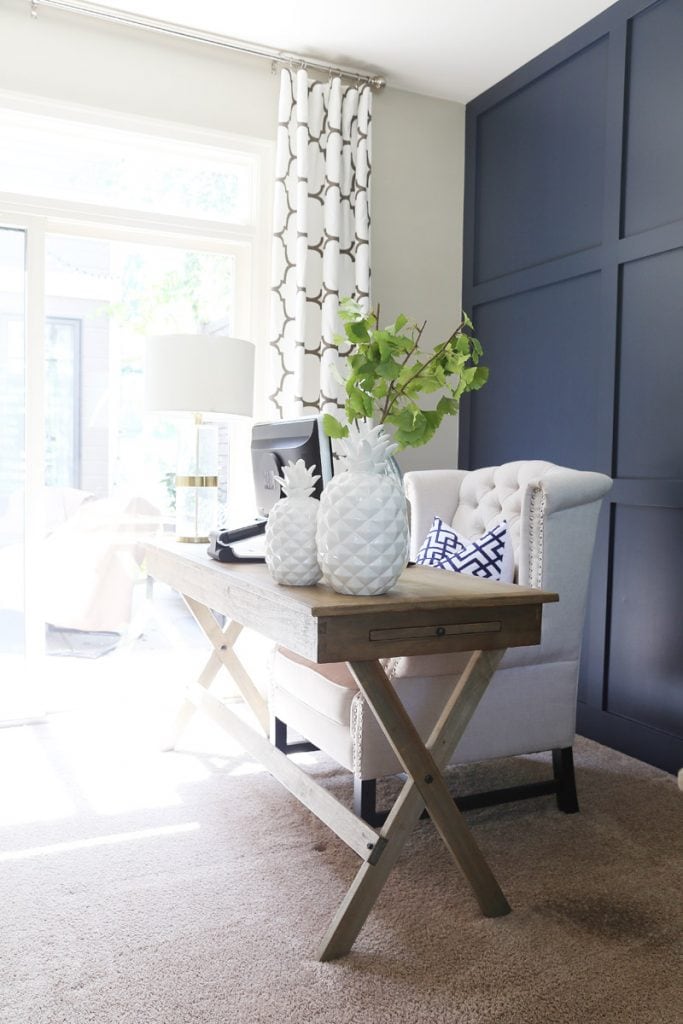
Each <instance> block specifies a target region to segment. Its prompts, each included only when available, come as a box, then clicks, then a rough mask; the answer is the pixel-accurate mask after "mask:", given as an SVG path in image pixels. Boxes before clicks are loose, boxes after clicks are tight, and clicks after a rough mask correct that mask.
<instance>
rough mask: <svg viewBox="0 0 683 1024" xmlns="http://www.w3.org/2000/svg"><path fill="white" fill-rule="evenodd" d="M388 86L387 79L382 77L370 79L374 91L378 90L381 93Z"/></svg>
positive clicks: (376, 76) (377, 76)
mask: <svg viewBox="0 0 683 1024" xmlns="http://www.w3.org/2000/svg"><path fill="white" fill-rule="evenodd" d="M386 84H387V80H386V78H382V76H381V75H375V77H374V78H371V79H370V85H371V86H372V88H373V89H376V90H377V92H380V91H381V90H382V89H383V88H384V87H385V85H386Z"/></svg>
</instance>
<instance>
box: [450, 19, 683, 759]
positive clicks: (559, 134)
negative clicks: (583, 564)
mask: <svg viewBox="0 0 683 1024" xmlns="http://www.w3.org/2000/svg"><path fill="white" fill-rule="evenodd" d="M682 55H683V0H620V2H619V3H616V4H614V5H613V6H612V7H609V8H608V9H607V10H606V11H605V12H603V14H601V15H600V16H599V17H597V18H595V19H594V20H593V21H591V22H589V23H588V24H587V25H585V26H583V28H581V29H579V31H578V32H575V33H573V34H572V35H571V36H568V37H567V39H565V40H563V41H562V42H561V43H559V44H558V45H557V46H555V47H553V48H552V49H550V50H548V51H547V52H546V53H544V54H542V55H541V56H540V57H538V58H536V59H535V60H534V61H531V62H530V63H529V64H527V65H526V66H525V67H524V68H521V69H520V70H519V71H517V72H515V73H514V74H513V75H511V76H509V77H508V78H506V79H505V80H504V81H503V82H500V83H499V84H498V85H497V86H494V87H493V89H490V90H489V91H488V92H486V93H484V94H483V95H482V96H480V97H478V98H477V99H476V100H473V101H472V103H470V104H468V108H467V140H466V177H465V246H464V264H463V268H464V271H463V295H464V306H465V309H466V310H468V311H469V312H471V313H472V314H473V318H474V322H475V327H476V330H477V335H478V336H479V337H480V339H481V341H482V343H483V345H484V352H485V361H486V362H487V364H488V365H489V367H490V369H491V377H490V381H489V383H488V384H487V386H486V387H485V388H484V389H483V390H482V391H481V392H479V393H478V394H476V395H474V396H471V397H470V398H469V400H468V401H466V402H464V403H463V411H462V415H461V431H460V436H461V448H460V464H461V465H462V466H465V467H477V466H483V465H495V464H497V463H500V462H504V461H507V460H510V459H523V458H546V459H549V460H550V461H554V462H557V463H560V464H564V465H569V466H576V467H578V468H584V469H598V470H601V471H603V472H606V473H609V474H610V475H612V476H613V477H614V478H615V484H614V489H613V491H612V493H611V495H610V502H609V503H608V504H607V505H606V506H605V508H604V510H603V513H602V515H601V519H600V526H599V530H598V541H597V546H596V555H595V560H594V566H593V572H592V576H591V590H590V595H589V602H588V616H589V621H588V623H587V628H586V632H585V634H584V649H583V655H582V673H581V680H580V686H579V705H578V726H579V730H580V731H582V732H584V733H585V734H586V735H589V736H593V737H594V738H595V739H597V740H600V741H601V742H607V743H610V744H611V745H613V746H615V747H617V748H619V749H621V750H624V751H625V752H626V753H630V754H633V756H635V757H640V758H644V759H646V760H650V761H651V762H652V763H653V764H658V765H660V766H661V767H663V768H666V769H668V770H670V771H675V770H677V769H678V768H679V767H680V766H681V765H683V627H682V626H681V618H680V616H681V612H680V609H681V607H683V540H682V538H683V56H682Z"/></svg>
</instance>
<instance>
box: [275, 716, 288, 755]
mask: <svg viewBox="0 0 683 1024" xmlns="http://www.w3.org/2000/svg"><path fill="white" fill-rule="evenodd" d="M273 743H274V744H275V746H276V747H277V749H278V750H281V751H282V753H283V754H286V753H287V723H286V722H281V721H280V719H279V718H276V719H275V735H274V736H273Z"/></svg>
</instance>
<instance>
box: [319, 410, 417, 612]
mask: <svg viewBox="0 0 683 1024" xmlns="http://www.w3.org/2000/svg"><path fill="white" fill-rule="evenodd" d="M340 448H341V450H342V452H343V456H344V460H345V463H346V465H345V467H344V469H343V470H342V471H341V472H336V473H335V476H334V477H333V478H332V480H331V481H330V483H329V484H328V485H327V486H326V487H325V489H324V491H323V493H322V497H321V499H320V512H319V515H318V561H319V562H320V568H321V569H322V575H323V580H324V582H325V583H327V584H328V586H330V587H331V588H332V589H333V590H336V591H337V593H339V594H353V595H356V596H359V597H360V596H372V595H376V594H385V593H386V592H387V591H388V590H391V588H392V587H393V586H394V584H395V583H396V581H397V580H398V578H399V576H400V575H401V573H402V572H403V570H404V569H405V567H406V564H407V561H408V545H409V529H408V510H407V504H406V499H405V495H404V493H403V488H402V486H401V482H400V480H399V478H398V476H397V474H396V472H395V471H394V469H393V467H392V466H391V464H390V456H391V453H392V452H393V451H394V450H395V448H396V446H395V445H393V444H392V443H391V440H390V438H389V437H388V436H387V434H386V433H385V431H384V428H383V427H381V426H380V427H370V426H368V425H367V424H365V423H361V424H360V425H359V426H358V427H357V428H356V427H355V426H352V427H351V428H350V435H349V438H348V439H347V440H346V441H344V442H342V443H341V444H340Z"/></svg>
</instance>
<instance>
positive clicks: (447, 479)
mask: <svg viewBox="0 0 683 1024" xmlns="http://www.w3.org/2000/svg"><path fill="white" fill-rule="evenodd" d="M466 476H467V470H464V469H419V470H412V471H410V472H408V473H405V474H404V476H403V489H404V491H405V495H406V498H407V499H408V502H409V504H410V557H411V559H414V558H415V556H416V554H417V552H418V551H419V550H420V547H421V545H422V542H423V541H424V539H425V537H426V536H427V534H428V533H429V528H430V526H431V525H432V520H433V518H434V516H435V515H436V516H439V517H440V518H441V519H443V521H444V522H445V523H449V524H450V523H451V522H452V521H453V516H454V515H455V510H456V508H457V505H458V498H459V496H460V485H461V483H462V481H463V479H464V478H465V477H466Z"/></svg>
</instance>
